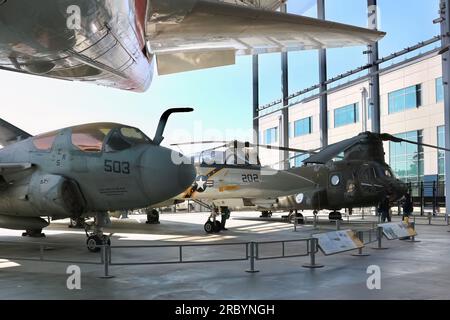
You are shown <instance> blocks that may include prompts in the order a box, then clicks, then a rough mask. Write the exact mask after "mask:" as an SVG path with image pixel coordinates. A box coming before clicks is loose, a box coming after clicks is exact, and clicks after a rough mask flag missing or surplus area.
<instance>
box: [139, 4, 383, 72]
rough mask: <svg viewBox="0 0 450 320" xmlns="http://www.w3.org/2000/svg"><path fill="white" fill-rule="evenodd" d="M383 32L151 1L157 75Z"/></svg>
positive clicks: (255, 11) (342, 43)
mask: <svg viewBox="0 0 450 320" xmlns="http://www.w3.org/2000/svg"><path fill="white" fill-rule="evenodd" d="M384 35H385V33H384V32H379V31H376V30H369V29H365V28H360V27H355V26H350V25H345V24H340V23H335V22H329V21H323V20H318V19H313V18H308V17H303V16H298V15H292V14H286V13H280V12H274V11H270V10H264V9H260V8H256V7H251V6H239V5H235V4H230V3H223V2H220V1H217V0H149V3H148V12H147V21H146V38H147V40H148V43H149V50H150V52H151V53H152V54H155V55H156V58H157V64H158V72H159V74H170V73H176V72H183V71H190V70H196V69H203V68H210V67H218V66H224V65H231V64H234V63H235V56H236V55H252V54H262V53H270V52H286V51H294V50H308V49H321V48H336V47H346V46H355V45H367V44H369V43H372V42H375V41H378V40H380V39H381V38H382V37H383V36H384Z"/></svg>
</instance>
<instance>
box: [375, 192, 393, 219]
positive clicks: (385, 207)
mask: <svg viewBox="0 0 450 320" xmlns="http://www.w3.org/2000/svg"><path fill="white" fill-rule="evenodd" d="M378 211H379V212H380V214H381V222H386V220H387V221H388V222H391V216H390V214H389V211H390V203H389V197H388V196H385V197H384V198H383V200H381V202H380V204H379V205H378Z"/></svg>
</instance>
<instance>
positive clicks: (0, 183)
mask: <svg viewBox="0 0 450 320" xmlns="http://www.w3.org/2000/svg"><path fill="white" fill-rule="evenodd" d="M32 166H33V165H32V164H31V163H0V192H2V191H3V190H5V189H6V188H7V187H8V186H9V185H10V183H11V176H14V175H15V174H16V173H20V172H22V171H25V170H27V169H30V168H31V167H32ZM12 180H13V179H12Z"/></svg>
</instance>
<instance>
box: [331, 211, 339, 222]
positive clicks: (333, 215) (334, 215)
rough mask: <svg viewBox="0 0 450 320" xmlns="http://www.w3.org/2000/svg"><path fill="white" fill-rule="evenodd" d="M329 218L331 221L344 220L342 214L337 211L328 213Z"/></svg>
mask: <svg viewBox="0 0 450 320" xmlns="http://www.w3.org/2000/svg"><path fill="white" fill-rule="evenodd" d="M328 219H329V220H330V221H336V220H342V214H341V213H340V212H337V211H333V212H330V214H329V215H328Z"/></svg>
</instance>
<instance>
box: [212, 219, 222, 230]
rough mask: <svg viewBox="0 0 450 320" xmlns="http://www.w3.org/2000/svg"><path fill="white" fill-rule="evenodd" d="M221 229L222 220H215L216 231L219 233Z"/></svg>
mask: <svg viewBox="0 0 450 320" xmlns="http://www.w3.org/2000/svg"><path fill="white" fill-rule="evenodd" d="M220 230H222V224H221V223H220V221H217V220H216V221H214V227H213V231H214V232H215V233H219V232H220Z"/></svg>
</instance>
